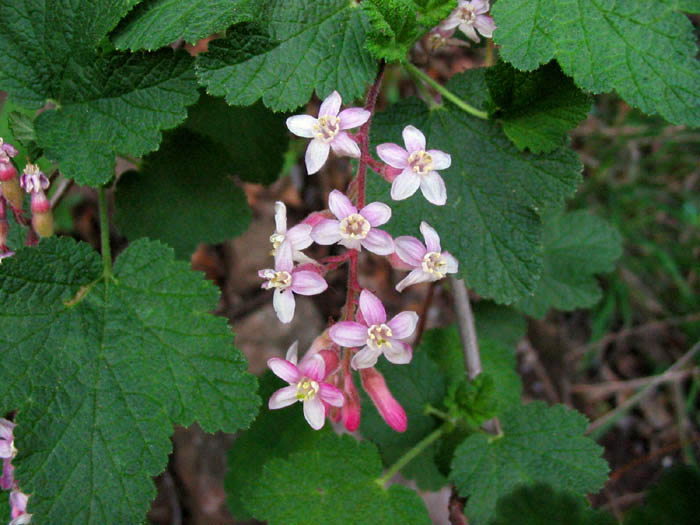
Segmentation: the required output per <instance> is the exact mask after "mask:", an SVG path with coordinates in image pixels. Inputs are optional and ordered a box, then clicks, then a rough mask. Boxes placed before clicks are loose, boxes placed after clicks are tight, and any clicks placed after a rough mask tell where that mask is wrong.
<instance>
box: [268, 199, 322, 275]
mask: <svg viewBox="0 0 700 525" xmlns="http://www.w3.org/2000/svg"><path fill="white" fill-rule="evenodd" d="M311 230H312V226H311V225H310V224H304V223H301V224H297V225H296V226H293V227H292V228H289V229H287V207H286V206H285V205H284V202H281V201H277V202H275V233H273V234H272V235H270V242H271V243H272V251H271V252H270V255H275V254H277V249H278V248H279V247H280V245H281V244H282V243H283V242H284V241H285V240H289V242H290V243H291V244H292V259H293V260H295V261H297V262H303V263H307V262H313V259H311V258H310V257H307V256H306V255H304V254H303V253H302V252H301V250H303V249H304V248H308V247H309V246H311V243H313V240H312V239H311Z"/></svg>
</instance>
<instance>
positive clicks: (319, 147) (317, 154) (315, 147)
mask: <svg viewBox="0 0 700 525" xmlns="http://www.w3.org/2000/svg"><path fill="white" fill-rule="evenodd" d="M330 151H331V147H330V145H329V144H326V143H325V142H323V141H320V140H317V139H314V140H312V141H311V142H309V147H308V148H306V156H305V157H304V161H305V162H306V172H307V173H308V174H309V175H313V174H314V173H316V172H317V171H318V170H320V169H321V168H322V167H323V165H324V164H325V163H326V161H327V160H328V153H330Z"/></svg>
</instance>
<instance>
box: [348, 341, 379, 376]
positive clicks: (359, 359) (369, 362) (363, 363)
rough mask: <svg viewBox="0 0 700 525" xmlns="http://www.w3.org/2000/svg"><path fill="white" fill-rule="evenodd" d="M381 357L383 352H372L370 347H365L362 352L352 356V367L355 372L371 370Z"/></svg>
mask: <svg viewBox="0 0 700 525" xmlns="http://www.w3.org/2000/svg"><path fill="white" fill-rule="evenodd" d="M380 355H382V353H381V352H379V351H377V350H372V349H371V348H370V347H369V346H365V347H364V348H363V349H362V350H360V351H359V352H357V353H356V354H355V355H354V356H352V360H351V361H350V366H351V367H352V368H353V370H360V369H362V368H371V367H373V366H374V365H376V364H377V359H379V356H380Z"/></svg>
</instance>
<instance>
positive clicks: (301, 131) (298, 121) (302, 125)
mask: <svg viewBox="0 0 700 525" xmlns="http://www.w3.org/2000/svg"><path fill="white" fill-rule="evenodd" d="M317 122H318V120H317V119H315V118H313V117H312V116H311V115H294V116H293V117H289V118H288V119H287V128H288V129H289V131H291V132H292V133H294V134H295V135H296V136H297V137H304V138H306V139H311V138H313V137H314V126H315V125H316V123H317Z"/></svg>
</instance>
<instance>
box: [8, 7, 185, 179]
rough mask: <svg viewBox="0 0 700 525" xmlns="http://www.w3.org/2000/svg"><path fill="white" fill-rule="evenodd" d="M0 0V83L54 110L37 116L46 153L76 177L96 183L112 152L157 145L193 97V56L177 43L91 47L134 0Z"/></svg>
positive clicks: (136, 152)
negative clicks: (150, 49)
mask: <svg viewBox="0 0 700 525" xmlns="http://www.w3.org/2000/svg"><path fill="white" fill-rule="evenodd" d="M35 3H36V2H34V1H33V0H0V20H3V31H2V33H1V34H0V53H1V54H2V56H3V57H4V58H3V68H2V70H0V89H4V90H6V91H8V92H10V93H11V94H12V96H13V97H15V100H16V101H17V102H18V103H20V104H23V105H27V106H28V107H32V108H37V107H40V106H43V105H44V104H45V103H46V102H47V101H51V102H52V103H53V104H54V105H55V107H56V109H55V110H53V111H44V112H43V113H42V114H41V115H39V117H38V118H37V120H36V135H37V141H38V144H39V146H40V147H42V148H44V151H45V154H46V156H47V157H48V158H49V159H51V160H53V161H56V162H58V163H59V164H60V166H59V167H60V169H61V171H62V172H63V174H64V175H65V176H67V177H69V178H72V179H74V180H75V181H76V182H78V183H79V184H87V185H100V184H103V183H105V182H106V181H108V180H109V179H110V178H111V177H112V175H113V172H114V164H115V155H116V154H124V155H132V156H140V155H143V154H145V153H148V152H149V151H152V150H154V149H156V148H157V147H158V144H159V143H160V140H161V130H163V129H169V128H172V127H175V126H176V125H177V124H179V123H180V122H181V121H183V120H184V118H185V115H186V111H185V107H186V106H187V105H189V104H192V103H193V102H195V101H196V100H197V91H196V82H195V78H194V74H193V71H192V58H191V57H190V56H189V55H187V54H186V53H184V52H180V53H174V52H173V51H172V50H163V51H161V52H158V53H155V54H143V53H141V54H134V55H129V54H111V55H103V54H100V53H98V52H97V51H96V49H95V47H96V46H98V45H99V43H100V42H101V41H102V39H103V38H104V36H105V34H106V33H107V32H108V31H109V30H110V29H112V28H113V27H114V25H115V24H116V23H117V22H118V21H119V19H120V18H121V17H122V16H124V14H125V13H126V12H127V11H128V10H129V9H130V8H131V7H132V6H133V5H134V4H135V3H136V1H135V0H126V1H121V2H116V1H113V0H110V1H108V0H101V1H94V0H68V1H65V2H60V3H54V4H55V5H54V4H52V5H51V6H50V7H49V6H44V7H42V8H37V7H36V6H35Z"/></svg>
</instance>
